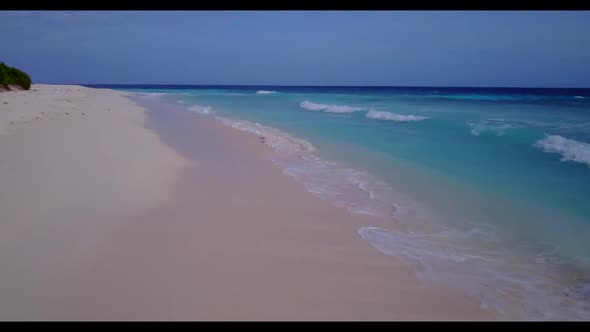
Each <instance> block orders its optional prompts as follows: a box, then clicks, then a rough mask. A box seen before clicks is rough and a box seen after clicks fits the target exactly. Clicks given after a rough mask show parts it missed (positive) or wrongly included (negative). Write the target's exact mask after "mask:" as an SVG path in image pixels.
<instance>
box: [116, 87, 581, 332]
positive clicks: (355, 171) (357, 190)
mask: <svg viewBox="0 0 590 332" xmlns="http://www.w3.org/2000/svg"><path fill="white" fill-rule="evenodd" d="M116 88H123V89H126V90H130V91H136V92H140V95H141V96H143V98H164V99H165V100H168V101H169V102H172V103H176V104H177V105H182V106H183V107H186V110H187V111H190V112H197V113H201V114H208V115H210V116H214V117H217V118H218V119H219V120H220V121H222V122H223V123H225V124H227V125H229V126H232V127H234V128H236V129H239V130H245V131H249V132H252V133H253V134H256V135H259V136H261V137H264V138H265V143H266V144H268V145H269V146H271V147H273V148H274V152H273V153H272V155H271V158H272V159H273V161H274V162H275V163H277V164H278V165H279V166H280V167H281V168H282V169H283V172H284V173H285V174H287V175H289V176H293V177H295V178H296V179H298V180H300V181H301V182H303V183H304V185H305V186H306V188H307V189H308V191H310V192H311V193H313V194H315V195H318V196H320V197H322V198H324V199H326V200H329V201H330V202H332V203H333V204H335V205H338V206H342V207H343V208H347V209H348V210H349V211H350V212H351V213H363V214H372V215H375V216H378V217H381V218H388V219H390V220H391V227H389V228H388V229H382V228H375V227H373V226H372V225H366V227H362V228H360V229H359V230H358V234H359V235H360V236H361V237H362V238H364V239H366V240H367V241H369V242H370V243H371V245H373V246H374V247H375V248H376V249H377V250H379V251H380V252H382V253H384V254H386V255H398V256H399V255H401V256H403V257H405V258H407V259H408V261H409V262H410V263H411V264H412V265H413V266H414V267H415V270H416V272H417V274H418V275H419V276H420V277H421V278H423V279H424V280H425V281H427V282H434V283H441V284H444V285H447V286H449V287H453V288H456V289H460V290H462V291H464V292H466V293H468V294H470V295H472V296H474V297H477V298H478V299H480V300H481V303H482V305H483V306H487V307H491V308H494V309H496V310H498V311H500V312H502V313H504V314H506V315H507V316H510V317H516V318H520V319H535V320H536V319H540V320H543V319H574V320H586V319H590V305H589V301H590V282H589V280H590V242H589V241H587V240H586V238H587V237H588V236H589V235H590V189H589V187H588V185H589V184H590V144H589V143H590V90H579V89H576V90H563V89H561V90H546V89H448V88H333V87H326V88H317V87H316V88H309V87H308V88H305V87H186V86H185V87H178V86H177V87H150V88H146V87H116Z"/></svg>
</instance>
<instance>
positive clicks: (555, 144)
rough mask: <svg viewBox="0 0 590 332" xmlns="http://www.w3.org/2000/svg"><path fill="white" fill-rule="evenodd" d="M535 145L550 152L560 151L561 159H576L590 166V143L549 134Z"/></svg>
mask: <svg viewBox="0 0 590 332" xmlns="http://www.w3.org/2000/svg"><path fill="white" fill-rule="evenodd" d="M535 146H536V147H538V148H540V149H542V150H543V151H544V152H548V153H559V154H560V155H561V156H562V158H561V161H575V162H578V163H584V164H586V165H588V166H590V144H588V143H583V142H579V141H576V140H573V139H567V138H565V137H562V136H559V135H548V136H546V137H545V138H543V139H541V140H538V141H537V142H536V143H535Z"/></svg>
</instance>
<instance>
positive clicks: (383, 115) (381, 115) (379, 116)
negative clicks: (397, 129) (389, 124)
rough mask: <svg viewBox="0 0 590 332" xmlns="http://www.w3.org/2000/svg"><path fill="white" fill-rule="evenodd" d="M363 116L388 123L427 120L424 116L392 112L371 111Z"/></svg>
mask: <svg viewBox="0 0 590 332" xmlns="http://www.w3.org/2000/svg"><path fill="white" fill-rule="evenodd" d="M365 116H366V117H367V118H369V119H376V120H388V121H399V122H405V121H423V120H426V119H428V117H426V116H420V115H403V114H397V113H392V112H383V111H374V110H371V111H369V112H367V114H365Z"/></svg>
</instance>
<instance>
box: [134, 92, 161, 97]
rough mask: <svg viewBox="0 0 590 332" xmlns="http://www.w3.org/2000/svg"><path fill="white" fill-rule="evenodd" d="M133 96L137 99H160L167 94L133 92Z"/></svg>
mask: <svg viewBox="0 0 590 332" xmlns="http://www.w3.org/2000/svg"><path fill="white" fill-rule="evenodd" d="M135 94H136V95H137V96H139V97H146V98H161V97H163V96H165V95H167V93H164V92H135Z"/></svg>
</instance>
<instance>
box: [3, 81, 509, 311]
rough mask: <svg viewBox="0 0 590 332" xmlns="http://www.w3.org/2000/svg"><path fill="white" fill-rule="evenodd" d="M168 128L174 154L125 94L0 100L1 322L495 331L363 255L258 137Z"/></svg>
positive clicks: (352, 227)
mask: <svg viewBox="0 0 590 332" xmlns="http://www.w3.org/2000/svg"><path fill="white" fill-rule="evenodd" d="M170 116H171V117H172V118H171V121H177V122H179V123H185V124H186V125H187V126H190V128H191V130H185V131H184V132H183V133H179V134H178V135H180V136H179V137H181V138H182V142H183V143H182V146H180V145H175V144H173V143H172V142H171V141H170V140H169V139H166V137H165V136H161V135H159V134H158V132H157V131H155V130H153V129H152V127H153V126H152V124H150V122H149V117H148V114H147V113H146V110H145V109H144V108H142V107H141V106H139V105H137V104H135V103H134V102H132V101H131V100H130V99H128V98H127V97H126V93H124V92H121V91H114V90H108V89H91V88H86V87H81V86H68V85H41V84H35V85H33V86H32V87H31V90H29V91H16V92H14V91H11V92H2V93H0V183H1V184H2V190H1V191H0V253H1V254H0V266H2V273H1V274H0V294H2V295H1V296H0V320H287V321H290V320H492V319H497V318H498V316H497V315H496V314H495V313H493V312H490V311H487V310H484V309H482V308H481V307H480V304H479V303H478V301H477V300H475V299H471V298H467V297H466V296H463V295H461V294H458V293H456V292H453V291H451V290H448V289H445V288H441V287H436V286H432V285H427V284H425V283H423V282H421V281H420V280H418V279H417V278H416V276H415V274H414V272H413V271H412V270H411V269H410V267H409V266H408V265H407V264H406V263H405V262H403V261H401V260H398V259H396V258H394V257H391V256H385V255H383V254H381V253H379V252H378V251H377V250H375V249H374V248H373V247H371V246H370V245H369V244H368V243H367V242H366V241H364V240H363V239H361V238H360V237H359V236H358V235H357V234H356V230H357V228H358V227H359V226H362V225H365V224H366V223H365V219H363V218H365V217H363V216H358V215H352V214H350V213H348V212H347V211H346V209H342V208H337V207H334V206H332V205H331V204H330V203H328V202H326V201H323V200H321V199H319V198H317V197H315V196H313V195H311V194H309V193H308V192H307V191H306V190H305V188H304V187H303V185H302V184H300V183H298V182H296V181H295V180H294V179H292V178H290V177H288V176H286V175H284V174H282V173H281V171H280V169H279V168H278V167H276V166H275V165H274V164H273V163H272V162H271V161H270V160H269V159H268V157H267V156H268V147H266V146H265V145H264V144H261V143H260V141H259V139H258V138H257V137H256V136H254V135H250V134H247V133H244V132H239V131H237V130H234V129H232V128H229V127H226V126H224V125H222V124H221V123H219V122H218V121H216V120H214V119H212V118H208V117H206V116H201V115H197V114H188V113H187V114H186V115H178V114H176V115H172V114H171V115H170ZM160 134H161V133H160ZM169 135H175V134H174V133H169Z"/></svg>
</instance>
